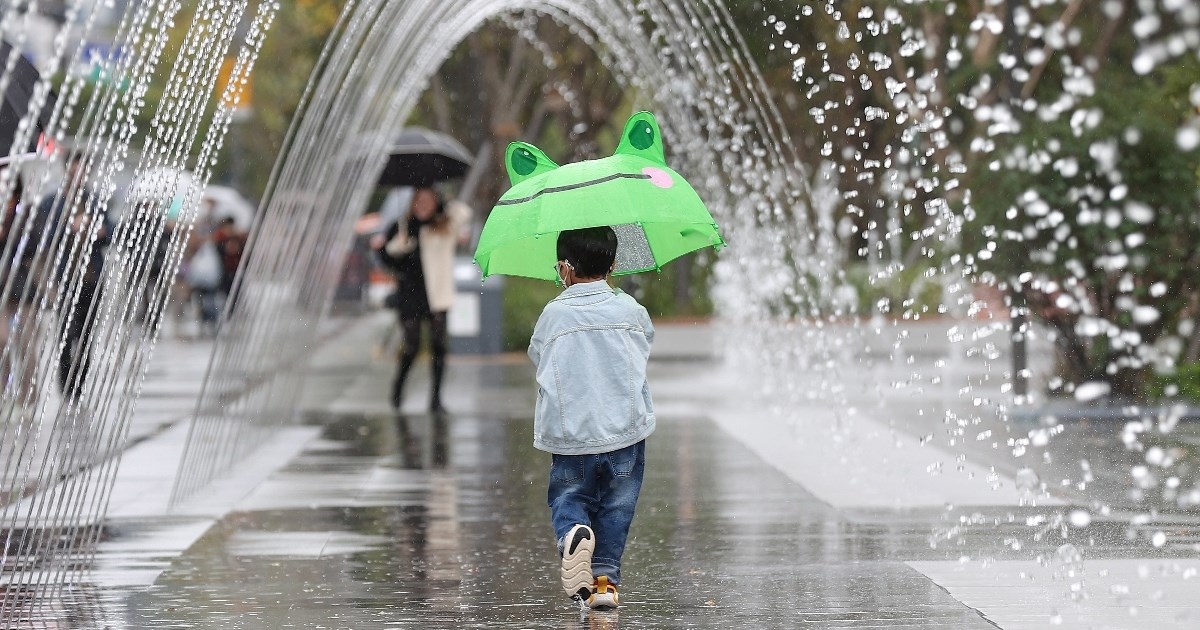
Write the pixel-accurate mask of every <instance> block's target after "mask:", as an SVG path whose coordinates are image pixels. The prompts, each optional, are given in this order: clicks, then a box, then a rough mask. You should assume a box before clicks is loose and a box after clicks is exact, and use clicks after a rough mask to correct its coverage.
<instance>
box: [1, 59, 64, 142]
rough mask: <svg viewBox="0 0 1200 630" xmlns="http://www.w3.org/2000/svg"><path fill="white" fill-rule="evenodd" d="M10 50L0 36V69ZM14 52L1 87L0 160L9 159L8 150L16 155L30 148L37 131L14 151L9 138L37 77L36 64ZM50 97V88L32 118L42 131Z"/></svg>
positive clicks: (25, 110)
mask: <svg viewBox="0 0 1200 630" xmlns="http://www.w3.org/2000/svg"><path fill="white" fill-rule="evenodd" d="M12 54H14V51H13V47H12V46H11V45H9V43H8V42H5V41H2V40H0V73H2V72H3V68H4V67H5V66H6V64H7V63H8V59H9V56H10V55H12ZM16 55H17V58H16V63H15V64H14V65H13V68H12V72H11V73H10V74H9V76H8V85H7V86H6V87H5V88H4V95H3V98H2V99H0V160H3V161H4V162H8V161H9V160H11V158H12V155H10V154H12V153H15V154H17V155H20V154H24V153H30V152H32V151H34V150H35V149H36V148H37V141H38V136H39V135H40V134H33V138H32V140H31V141H30V143H29V146H24V147H16V148H15V151H14V147H13V141H14V140H15V139H16V137H17V127H18V126H19V125H20V123H21V120H22V119H23V118H25V116H27V115H28V113H29V106H30V104H31V103H30V101H32V100H33V92H34V88H35V87H37V83H38V80H39V79H40V78H41V74H40V73H39V72H38V70H37V68H35V67H34V65H33V64H32V63H30V61H29V60H28V59H26V58H25V57H24V56H23V55H21V54H20V53H19V52H18V53H16ZM54 100H55V97H54V93H53V92H51V93H50V94H49V95H48V96H47V98H46V102H45V103H43V104H42V111H41V112H40V115H39V116H38V117H37V119H36V120H35V121H34V124H36V125H37V127H38V129H39V130H43V131H44V125H45V124H46V123H47V122H49V120H50V116H51V113H52V112H53V111H54Z"/></svg>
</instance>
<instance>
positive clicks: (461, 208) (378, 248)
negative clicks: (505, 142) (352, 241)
mask: <svg viewBox="0 0 1200 630" xmlns="http://www.w3.org/2000/svg"><path fill="white" fill-rule="evenodd" d="M470 219H471V209H470V207H469V206H467V205H466V204H464V203H462V202H459V201H450V202H445V201H443V199H442V198H441V196H440V195H439V194H438V193H437V192H436V191H435V190H434V189H432V188H429V187H418V188H417V189H416V191H415V192H414V193H413V199H412V205H411V207H410V209H409V213H408V217H407V218H406V219H402V220H401V221H400V222H397V223H396V224H395V225H393V226H392V227H391V228H390V229H389V230H388V232H387V233H386V235H379V236H377V237H376V238H375V239H373V240H372V243H371V245H372V248H373V249H374V250H375V252H376V254H377V255H378V256H379V259H380V261H381V262H382V263H383V265H384V266H385V267H387V268H388V269H390V270H391V271H392V272H393V273H394V274H395V275H396V284H397V292H396V299H395V306H396V311H397V313H398V315H399V318H400V328H401V330H402V331H403V334H404V349H403V351H402V352H401V353H400V361H399V365H398V366H397V370H396V377H395V379H394V380H393V381H392V391H391V397H390V402H391V404H392V407H393V408H394V409H399V408H400V406H401V403H402V402H403V398H404V382H405V380H406V379H407V378H408V373H409V370H410V369H412V366H413V363H414V362H415V361H416V358H417V350H418V348H419V347H420V343H421V328H422V325H423V324H424V325H427V326H428V328H429V342H430V343H429V349H430V354H431V355H432V360H431V371H432V379H431V381H432V384H431V388H430V395H429V409H430V411H433V412H441V411H442V379H443V377H444V376H445V371H446V314H447V312H448V311H449V310H450V307H451V306H453V304H454V293H455V290H454V250H455V248H456V246H457V245H458V243H459V240H460V239H459V236H460V234H461V233H462V229H463V227H464V226H465V225H466V224H467V222H469V221H470Z"/></svg>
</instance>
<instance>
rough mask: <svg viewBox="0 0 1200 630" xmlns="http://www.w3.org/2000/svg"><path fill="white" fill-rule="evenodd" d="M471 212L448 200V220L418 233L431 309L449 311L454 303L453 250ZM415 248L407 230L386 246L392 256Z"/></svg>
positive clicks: (469, 209)
mask: <svg viewBox="0 0 1200 630" xmlns="http://www.w3.org/2000/svg"><path fill="white" fill-rule="evenodd" d="M471 214H472V213H471V207H470V206H468V205H467V204H465V203H463V202H461V201H457V200H456V201H448V202H446V217H447V218H448V219H449V222H447V224H446V225H444V226H443V227H441V228H436V227H433V226H432V225H426V226H423V227H421V231H420V232H419V233H418V234H417V239H418V240H419V241H420V242H421V272H422V273H423V274H424V275H425V294H426V295H428V296H429V310H431V311H434V312H437V311H448V310H450V307H451V306H453V305H454V293H455V290H454V249H455V248H456V247H457V246H458V240H459V235H461V234H462V231H463V228H464V227H466V225H467V223H468V222H469V221H470V220H471ZM414 247H416V243H413V242H412V240H411V239H409V238H408V231H407V230H404V229H401V230H400V231H399V232H397V233H396V236H394V237H392V240H390V241H388V243H387V245H386V246H385V248H386V249H387V252H388V253H389V254H391V255H392V256H403V255H404V254H407V253H408V252H411V251H412V250H413V248H414Z"/></svg>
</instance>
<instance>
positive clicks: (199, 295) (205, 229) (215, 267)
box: [184, 216, 224, 338]
mask: <svg viewBox="0 0 1200 630" xmlns="http://www.w3.org/2000/svg"><path fill="white" fill-rule="evenodd" d="M194 234H195V235H196V237H197V242H198V243H199V246H198V247H197V248H196V251H195V253H194V254H192V256H191V258H189V259H188V261H187V269H186V271H185V272H184V280H185V281H186V282H187V287H188V293H189V295H190V296H191V297H192V299H194V300H195V302H196V304H197V306H199V308H200V336H201V337H202V338H203V337H208V338H211V337H215V336H216V334H217V322H218V319H219V317H220V315H221V309H220V300H219V294H218V292H219V291H220V289H221V282H222V279H223V276H224V269H223V267H222V264H221V254H220V252H219V251H218V249H217V241H216V229H214V228H213V227H212V223H211V221H210V220H209V219H208V218H207V216H202V217H201V218H200V219H198V220H197V221H196V227H195V229H194Z"/></svg>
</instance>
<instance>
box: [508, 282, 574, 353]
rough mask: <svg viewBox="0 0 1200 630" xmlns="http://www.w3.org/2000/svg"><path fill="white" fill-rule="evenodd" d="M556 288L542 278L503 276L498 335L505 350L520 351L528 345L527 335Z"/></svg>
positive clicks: (556, 293)
mask: <svg viewBox="0 0 1200 630" xmlns="http://www.w3.org/2000/svg"><path fill="white" fill-rule="evenodd" d="M559 291H560V289H559V288H558V287H557V286H555V285H554V283H551V282H545V281H543V280H530V279H529V278H505V281H504V301H503V322H504V323H503V331H502V335H503V340H504V350H505V351H506V352H520V351H523V350H525V349H526V348H528V347H529V337H530V336H531V335H533V326H534V324H536V323H537V320H538V317H539V316H540V315H541V314H542V309H543V308H545V307H546V303H547V302H549V301H550V300H552V299H554V298H555V297H556V296H557V295H558V293H559Z"/></svg>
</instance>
